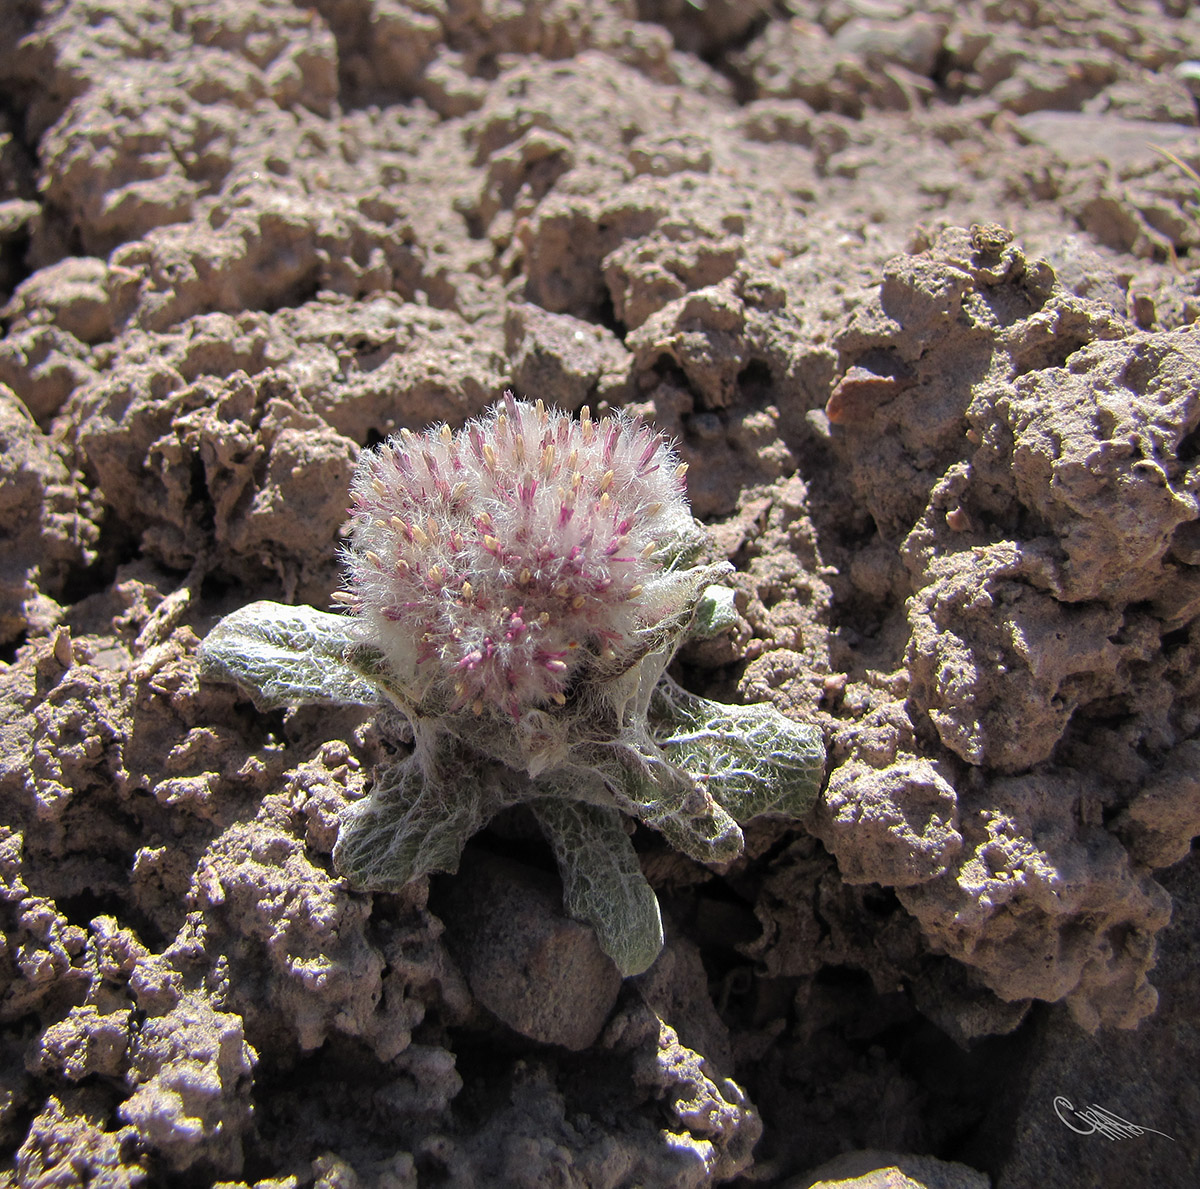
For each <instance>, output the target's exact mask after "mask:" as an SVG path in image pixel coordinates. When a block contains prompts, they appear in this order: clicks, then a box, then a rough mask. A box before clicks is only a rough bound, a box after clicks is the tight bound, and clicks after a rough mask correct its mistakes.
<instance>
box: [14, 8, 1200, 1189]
mask: <svg viewBox="0 0 1200 1189" xmlns="http://www.w3.org/2000/svg"><path fill="white" fill-rule="evenodd" d="M1193 59H1200V17H1198V16H1197V14H1196V13H1195V12H1194V11H1192V10H1191V8H1190V6H1189V5H1188V4H1187V3H1185V2H1184V0H1120V2H1118V0H1108V2H1104V0H1087V2H1085V3H1078V2H1075V0H1071V2H1068V0H1044V2H1040V3H1039V2H1038V0H1026V2H1024V3H996V2H994V0H954V2H951V0H934V2H933V3H926V4H915V3H912V2H911V0H829V2H828V3H818V2H811V3H809V2H805V0H778V2H774V3H773V2H770V0H640V2H636V0H613V2H598V0H540V2H535V3H529V4H518V3H510V2H508V0H307V2H303V0H239V2H236V3H235V2H234V0H5V2H4V3H3V4H0V302H3V303H6V304H4V307H3V311H2V318H3V325H2V332H3V337H2V338H0V442H2V452H0V476H2V478H0V927H2V931H3V932H2V944H0V1025H2V1028H0V1181H3V1182H4V1183H13V1184H16V1185H20V1186H56V1187H65V1186H75V1185H79V1186H83V1185H91V1186H98V1185H103V1186H134V1185H172V1186H174V1185H178V1186H184V1187H190V1186H202V1185H203V1186H207V1185H212V1184H216V1183H221V1184H223V1185H227V1186H231V1185H235V1184H241V1185H251V1184H258V1185H261V1186H264V1189H265V1187H266V1186H275V1187H280V1189H282V1187H284V1186H294V1187H296V1189H300V1187H305V1186H310V1185H311V1186H321V1187H322V1189H334V1187H335V1186H336V1187H338V1189H350V1187H353V1186H362V1187H363V1189H369V1187H378V1189H385V1187H386V1189H399V1187H409V1186H415V1185H418V1184H419V1185H421V1186H426V1185H450V1186H472V1185H476V1186H530V1187H532V1186H538V1187H542V1186H546V1187H548V1186H562V1187H566V1186H571V1187H575V1186H579V1187H583V1186H587V1187H591V1189H616V1187H618V1186H634V1185H642V1186H653V1187H660V1186H661V1187H678V1189H691V1187H694V1186H702V1185H708V1184H716V1183H722V1182H724V1183H734V1184H740V1185H750V1184H764V1185H777V1186H787V1187H789V1189H800V1187H801V1186H809V1185H811V1184H813V1183H816V1182H819V1181H820V1180H821V1179H822V1178H824V1177H826V1176H828V1177H835V1176H836V1177H847V1176H854V1175H867V1174H868V1173H869V1172H870V1170H871V1169H878V1168H880V1167H886V1166H887V1165H889V1164H894V1165H897V1166H898V1167H899V1168H900V1169H901V1170H903V1171H904V1173H905V1174H906V1175H907V1176H908V1177H910V1178H911V1180H912V1181H915V1182H917V1183H919V1184H923V1185H926V1186H935V1185H937V1186H972V1187H974V1186H982V1185H986V1184H988V1183H989V1182H990V1183H991V1184H992V1185H994V1186H997V1187H998V1189H1021V1187H1025V1186H1031V1187H1032V1186H1040V1185H1047V1184H1053V1185H1056V1186H1063V1187H1073V1186H1079V1187H1085V1186H1093V1185H1100V1184H1105V1185H1118V1184H1122V1185H1143V1184H1153V1185H1155V1186H1158V1187H1159V1189H1168V1187H1170V1186H1191V1185H1194V1184H1196V1183H1197V1182H1198V1181H1200V1082H1198V1081H1197V1079H1196V1076H1195V1070H1196V1068H1197V1065H1198V1063H1200V1026H1198V1022H1197V1017H1196V1014H1195V1011H1194V989H1195V971H1196V967H1197V944H1198V943H1197V937H1198V931H1200V868H1198V867H1197V864H1196V861H1195V859H1193V858H1192V857H1190V848H1191V840H1192V836H1193V834H1195V833H1197V832H1200V665H1198V658H1200V461H1198V459H1200V395H1198V388H1200V332H1198V331H1197V329H1196V327H1195V325H1194V324H1195V322H1196V320H1197V318H1198V317H1200V271H1197V269H1196V267H1195V266H1194V262H1195V260H1196V258H1197V253H1198V251H1200V184H1198V183H1197V182H1196V181H1195V180H1194V179H1193V178H1191V177H1189V176H1188V172H1187V168H1186V167H1187V166H1188V165H1189V164H1190V165H1191V166H1192V167H1196V166H1200V131H1198V128H1197V100H1196V94H1197V93H1200V88H1198V89H1195V90H1194V89H1193V88H1194V87H1197V83H1195V82H1193V81H1192V80H1195V79H1200V67H1196V68H1195V69H1194V72H1193V70H1192V68H1189V67H1187V66H1186V65H1184V64H1185V63H1187V62H1189V61H1191V60H1193ZM1163 150H1165V153H1164V152H1163ZM1169 155H1173V156H1174V157H1175V158H1177V160H1175V161H1173V160H1171V159H1170V156H1169ZM506 388H511V389H513V390H514V391H516V392H517V393H519V394H520V395H524V396H529V397H531V398H533V397H541V398H543V399H544V400H545V401H546V402H547V403H553V404H557V405H559V406H561V407H564V408H566V409H570V410H576V409H578V408H579V407H580V406H582V405H583V404H585V403H588V404H590V405H591V407H592V408H593V409H599V410H601V411H602V410H603V409H604V408H605V407H606V406H626V407H632V408H634V409H636V410H638V411H641V412H643V413H645V414H647V415H648V416H650V417H652V418H653V419H654V421H655V422H657V424H659V425H660V426H662V427H664V428H665V429H666V430H667V431H668V432H670V433H671V434H673V435H675V436H676V437H677V438H678V440H679V443H680V450H681V453H682V454H683V456H684V457H685V458H686V459H687V461H688V462H689V463H690V464H691V470H690V495H691V499H692V503H693V508H694V511H695V513H696V515H698V516H699V517H701V518H702V519H703V520H704V521H705V522H706V523H707V524H708V525H709V526H710V527H711V531H712V533H713V536H714V538H715V540H716V542H717V546H718V549H719V551H720V552H722V553H723V554H724V555H725V556H727V557H728V558H729V559H730V560H732V561H733V562H734V563H735V564H736V566H737V574H736V576H735V578H734V579H733V582H734V585H735V586H736V588H737V591H738V602H737V606H738V610H739V623H738V627H737V629H736V631H735V632H733V633H732V635H728V636H726V637H724V638H723V639H721V640H718V641H710V642H706V643H704V644H703V645H692V646H689V648H688V650H686V651H685V653H684V654H683V655H682V656H681V658H680V659H679V661H678V662H677V664H676V668H675V672H676V675H677V677H678V678H679V679H680V680H681V681H683V682H684V684H686V685H687V686H689V687H690V688H692V689H694V690H697V691H698V692H702V693H707V694H710V695H711V696H716V697H721V698H725V699H727V700H744V701H756V700H757V701H761V700H769V701H771V702H773V703H774V704H775V705H776V706H777V707H779V708H780V709H781V710H783V711H784V712H785V713H787V714H789V715H791V716H793V717H796V718H799V719H802V720H805V721H810V722H815V723H818V724H820V726H821V727H822V728H823V730H824V732H825V735H826V741H827V744H828V749H829V773H828V783H827V786H826V789H825V792H824V793H823V795H822V797H821V800H820V802H819V804H818V806H817V808H816V809H815V810H814V811H813V812H812V814H811V815H810V817H809V819H807V820H806V821H805V822H804V824H803V828H797V827H796V826H794V825H787V824H775V823H767V824H765V825H763V824H760V825H758V826H756V827H754V828H753V829H751V830H750V832H749V834H748V839H747V853H746V856H745V857H744V858H743V859H741V860H739V861H737V862H736V863H734V864H732V865H731V866H729V867H728V868H726V869H720V870H714V869H709V868H706V867H703V866H700V865H698V864H696V863H693V862H692V861H690V860H688V859H685V858H682V857H680V856H678V855H677V854H675V853H674V852H673V851H671V850H670V849H669V848H668V847H667V846H666V844H665V843H664V842H663V841H662V840H661V838H660V837H659V836H657V835H655V834H653V833H651V832H649V831H639V833H638V834H637V835H636V837H635V843H636V845H637V847H638V850H639V853H640V856H641V860H642V863H643V867H644V869H645V872H646V874H647V876H648V878H649V879H650V880H651V882H652V883H653V885H654V886H655V888H656V890H657V892H658V895H659V899H660V901H661V903H662V906H663V910H664V917H665V919H666V924H667V934H668V944H667V948H666V950H665V951H664V953H663V955H662V957H661V958H660V959H659V961H658V962H657V963H656V964H655V966H654V967H653V968H652V969H651V970H650V971H649V972H648V973H647V974H645V975H643V976H641V977H640V978H638V979H634V980H627V981H626V982H625V983H624V984H622V982H621V980H620V978H619V977H618V976H617V975H616V971H615V969H614V968H612V967H611V965H610V964H608V963H607V959H604V958H603V955H601V954H600V953H599V951H598V950H597V949H596V948H595V942H594V938H593V937H592V935H591V933H590V931H589V930H588V929H587V928H586V927H585V926H582V925H579V924H577V923H575V922H572V921H569V920H567V919H565V918H564V917H563V916H562V912H561V907H560V891H559V888H558V885H557V881H556V877H555V876H554V875H553V863H552V861H551V859H550V857H549V854H548V852H546V851H545V850H544V848H543V847H541V846H540V845H539V843H538V842H537V840H536V839H535V838H534V837H533V836H532V833H531V831H530V829H529V823H528V821H527V820H525V819H523V818H522V817H521V815H520V814H519V813H517V814H511V815H510V816H509V817H507V818H505V819H504V820H500V821H497V822H495V823H493V825H492V827H490V828H489V829H488V830H487V831H486V832H485V833H484V834H482V835H481V836H479V837H478V838H477V840H476V842H475V844H473V846H472V848H471V849H470V850H469V852H468V854H467V856H466V857H465V859H464V862H463V865H462V868H461V870H460V872H459V874H458V875H455V876H445V877H438V878H437V879H435V880H434V881H432V883H429V882H428V881H419V882H418V883H416V884H413V885H410V886H409V888H408V889H407V890H406V891H405V892H404V893H403V894H399V895H376V896H372V895H369V894H365V893H361V892H358V891H355V890H353V889H351V888H349V887H347V885H346V883H345V882H344V881H343V880H341V879H339V878H338V877H337V875H336V873H335V871H334V870H333V868H332V865H331V861H330V852H331V850H332V847H333V843H334V840H335V838H336V833H337V820H338V815H339V813H340V812H341V810H342V809H343V807H344V806H346V805H347V804H348V803H349V802H352V801H353V800H355V799H357V798H359V797H361V796H362V795H363V793H364V789H365V788H366V787H368V784H369V781H370V779H371V771H372V767H373V765H374V764H375V763H376V762H377V761H378V760H379V759H380V758H382V757H383V756H385V755H386V754H389V752H390V751H391V750H392V749H393V748H394V747H395V743H394V741H393V739H392V737H391V736H390V735H389V734H388V732H387V731H386V730H385V729H383V727H382V726H381V724H380V723H379V722H377V721H376V720H375V719H374V718H373V717H372V716H371V715H369V714H366V713H364V712H362V711H358V710H350V709H347V710H344V711H336V712H329V711H317V710H312V709H307V710H298V711H292V712H280V711H275V712H271V713H258V712H256V711H255V710H254V708H253V707H252V706H251V704H250V703H249V702H248V701H246V700H245V699H244V698H243V697H242V696H241V695H239V694H238V693H237V692H236V691H235V690H234V689H233V688H231V687H227V686H221V685H214V684H212V683H208V682H203V683H202V682H200V681H199V679H198V676H197V663H196V657H195V652H196V646H197V643H198V640H199V639H200V638H201V637H202V636H203V635H204V633H205V632H206V631H208V629H209V628H210V627H211V626H212V624H213V623H214V622H215V620H216V619H217V618H218V617H219V616H220V615H221V614H223V613H226V612H228V611H230V610H233V609H234V608H236V607H238V606H240V605H242V604H244V603H246V602H248V601H250V600H252V599H257V598H274V599H278V600H283V601H294V602H298V603H309V604H313V605H315V606H318V607H328V606H329V599H330V594H331V592H332V591H333V590H334V588H335V586H336V585H337V583H338V563H337V546H338V541H339V530H340V529H341V527H342V525H343V522H344V520H345V513H346V490H347V485H348V481H349V478H350V475H351V472H352V470H353V467H354V463H355V459H356V457H357V454H358V452H359V450H360V448H361V447H363V446H364V445H367V444H372V443H375V442H378V441H379V440H381V438H383V437H386V436H387V435H388V434H390V433H392V432H394V431H396V430H398V429H400V428H402V427H412V428H422V427H424V426H425V425H427V424H428V423H430V422H435V421H439V420H444V421H447V422H449V423H450V424H451V425H452V426H455V427H457V426H459V425H461V424H462V423H463V421H464V420H465V419H467V418H469V417H471V416H473V415H475V414H477V413H479V412H481V411H482V410H483V409H484V408H485V407H486V406H487V405H488V404H489V403H491V402H492V401H493V400H495V399H496V398H498V397H499V396H500V395H501V394H502V393H503V392H504V391H505V389H506ZM1056 1098H1058V1099H1061V1100H1066V1102H1067V1103H1068V1104H1069V1105H1068V1106H1063V1104H1062V1101H1059V1103H1058V1106H1057V1109H1056V1106H1055V1100H1056ZM1096 1106H1099V1107H1103V1108H1105V1109H1106V1110H1108V1111H1111V1112H1113V1113H1114V1114H1115V1115H1118V1116H1120V1117H1121V1118H1123V1119H1124V1120H1126V1121H1128V1122H1130V1123H1132V1124H1136V1125H1137V1126H1136V1127H1135V1128H1132V1129H1130V1130H1128V1131H1126V1132H1122V1133H1120V1134H1119V1135H1117V1136H1116V1137H1113V1136H1111V1135H1107V1134H1104V1133H1102V1132H1095V1131H1093V1132H1092V1133H1091V1134H1080V1133H1081V1132H1086V1131H1088V1130H1089V1128H1092V1127H1094V1126H1095V1122H1094V1116H1093V1122H1090V1123H1089V1122H1087V1121H1085V1119H1084V1118H1083V1117H1082V1116H1081V1115H1080V1114H1079V1113H1078V1112H1083V1111H1088V1110H1092V1109H1094V1107H1096ZM1064 1119H1065V1120H1067V1122H1064ZM1068 1123H1070V1124H1071V1125H1070V1126H1068ZM1148 1129H1154V1130H1153V1131H1151V1130H1148ZM889 1154H890V1155H889ZM835 1159H836V1160H837V1161H838V1163H836V1164H834V1165H833V1166H829V1167H827V1168H826V1170H825V1171H824V1172H819V1171H818V1166H820V1165H822V1164H823V1163H824V1162H827V1161H830V1160H835ZM896 1175H897V1176H899V1175H900V1174H899V1173H897V1174H896ZM864 1183H865V1182H864ZM871 1183H872V1184H875V1183H877V1182H874V1181H872V1182H871Z"/></svg>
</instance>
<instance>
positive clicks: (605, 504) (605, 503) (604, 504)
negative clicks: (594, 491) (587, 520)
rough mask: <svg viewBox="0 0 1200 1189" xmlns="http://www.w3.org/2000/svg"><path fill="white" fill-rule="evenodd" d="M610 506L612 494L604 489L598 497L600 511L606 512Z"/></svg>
mask: <svg viewBox="0 0 1200 1189" xmlns="http://www.w3.org/2000/svg"><path fill="white" fill-rule="evenodd" d="M611 507H612V496H611V495H609V494H608V492H607V491H606V492H605V493H604V494H603V495H602V496H601V497H600V511H601V512H607V511H608V510H609V508H611Z"/></svg>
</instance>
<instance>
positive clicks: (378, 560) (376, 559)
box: [363, 549, 383, 570]
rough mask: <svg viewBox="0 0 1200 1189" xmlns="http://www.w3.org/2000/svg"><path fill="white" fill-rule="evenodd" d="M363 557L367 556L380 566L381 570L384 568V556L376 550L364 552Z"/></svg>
mask: <svg viewBox="0 0 1200 1189" xmlns="http://www.w3.org/2000/svg"><path fill="white" fill-rule="evenodd" d="M363 557H365V558H366V559H367V561H369V562H370V563H371V565H373V566H378V567H379V568H380V569H381V570H382V569H383V558H381V557H380V556H379V554H378V553H376V552H375V551H374V550H372V549H368V550H367V551H366V553H364V554H363Z"/></svg>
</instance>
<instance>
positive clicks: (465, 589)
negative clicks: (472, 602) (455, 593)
mask: <svg viewBox="0 0 1200 1189" xmlns="http://www.w3.org/2000/svg"><path fill="white" fill-rule="evenodd" d="M474 593H475V591H474V589H473V588H472V586H471V584H470V583H469V582H464V583H463V584H462V597H463V598H464V599H469V598H470V597H471V596H472V595H473V594H474Z"/></svg>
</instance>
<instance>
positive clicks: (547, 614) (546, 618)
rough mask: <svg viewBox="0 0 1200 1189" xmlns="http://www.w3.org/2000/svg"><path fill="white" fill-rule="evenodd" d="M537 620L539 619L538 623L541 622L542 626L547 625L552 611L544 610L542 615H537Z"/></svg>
mask: <svg viewBox="0 0 1200 1189" xmlns="http://www.w3.org/2000/svg"><path fill="white" fill-rule="evenodd" d="M537 621H538V623H539V624H541V626H542V627H545V626H546V624H548V623H549V622H550V612H549V611H543V612H542V613H541V615H539V616H538V617H537Z"/></svg>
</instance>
